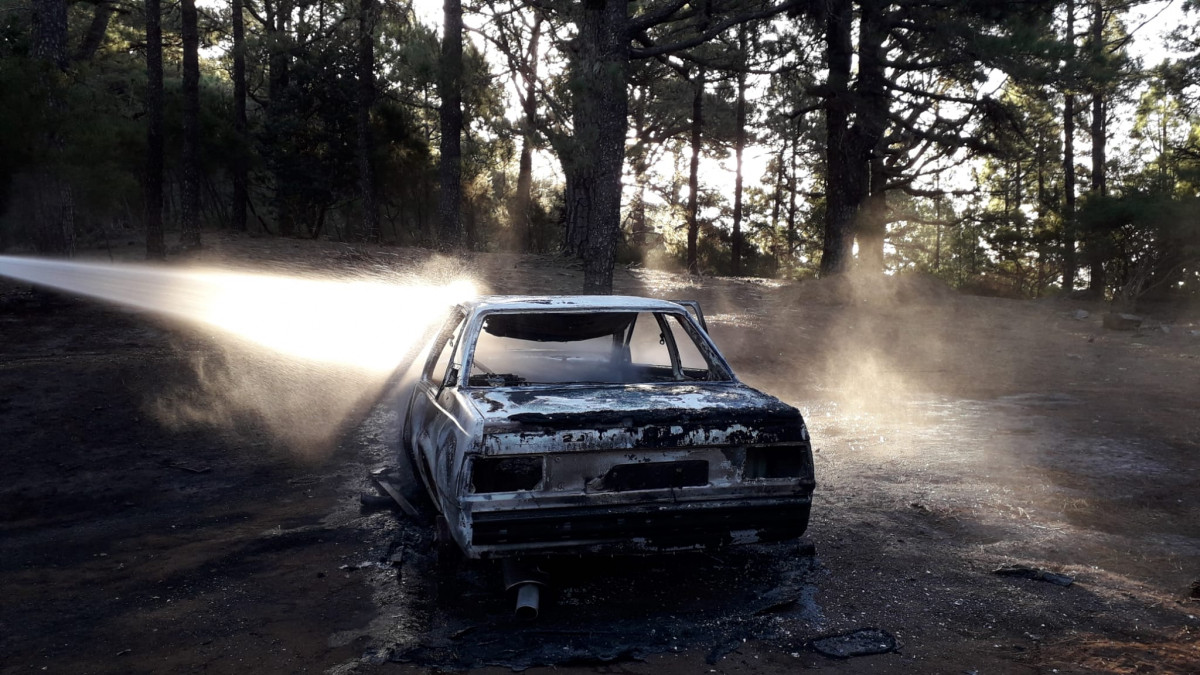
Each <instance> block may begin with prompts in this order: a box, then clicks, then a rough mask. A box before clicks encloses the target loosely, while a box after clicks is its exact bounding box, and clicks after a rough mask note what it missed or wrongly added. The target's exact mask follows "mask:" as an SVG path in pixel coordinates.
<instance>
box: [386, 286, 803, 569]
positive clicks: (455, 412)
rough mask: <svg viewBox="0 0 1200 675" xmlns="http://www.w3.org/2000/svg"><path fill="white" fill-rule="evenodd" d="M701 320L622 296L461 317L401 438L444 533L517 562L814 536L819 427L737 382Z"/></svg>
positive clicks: (519, 300) (491, 304)
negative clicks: (812, 433) (813, 441)
mask: <svg viewBox="0 0 1200 675" xmlns="http://www.w3.org/2000/svg"><path fill="white" fill-rule="evenodd" d="M689 310H690V311H689ZM702 321H703V315H702V314H701V313H700V311H699V307H698V306H694V307H689V308H685V307H684V306H683V305H681V304H677V303H673V302H667V301H663V300H653V299H646V298H633V297H620V296H594V297H593V296H561V297H560V296H554V297H533V298H525V297H487V298H482V299H478V300H475V301H472V302H469V303H464V304H461V305H459V306H458V307H456V308H455V309H454V310H453V312H452V313H451V315H450V317H449V318H448V320H447V322H446V323H445V325H444V326H443V328H442V329H441V330H440V332H439V333H438V334H437V335H436V337H435V338H434V339H433V340H432V342H431V343H430V345H429V346H428V349H427V354H426V356H425V357H424V358H421V359H418V361H417V362H416V363H415V364H414V366H413V367H414V369H419V372H415V373H413V378H414V379H415V381H416V384H415V387H414V389H413V392H412V395H411V398H410V399H409V402H408V410H407V415H406V417H405V425H404V437H403V439H402V440H403V443H402V445H403V448H404V449H405V451H407V452H410V453H411V456H410V459H411V461H412V464H413V465H414V467H415V470H416V473H417V474H418V475H419V476H420V478H421V482H422V483H423V486H424V488H425V491H426V493H427V495H428V497H429V500H430V501H431V502H432V503H433V506H434V507H435V509H436V510H437V512H438V514H440V515H439V516H438V517H439V522H440V527H439V531H440V536H441V537H443V538H446V539H448V540H450V541H452V542H453V545H454V546H456V547H457V548H458V549H460V550H461V551H462V552H463V553H464V554H465V555H466V556H467V557H469V558H501V559H508V560H512V559H515V558H519V557H525V556H535V555H547V554H561V553H653V552H663V551H678V550H687V549H696V548H702V547H719V546H726V545H731V544H744V543H751V542H756V541H767V540H778V539H781V538H788V537H799V536H800V535H801V534H803V533H804V531H805V529H806V527H807V524H808V518H809V509H810V505H811V498H812V491H813V487H814V479H813V464H812V455H811V449H810V443H809V436H808V431H807V429H806V427H805V424H804V420H803V418H802V416H801V414H800V412H799V411H798V410H796V409H795V408H793V407H792V406H790V405H787V404H785V403H783V402H781V401H779V400H778V399H776V398H774V397H772V396H769V395H767V394H764V393H762V392H760V391H757V390H756V389H754V388H752V387H750V386H748V385H746V384H743V383H741V382H739V381H738V380H737V378H736V377H735V376H734V374H733V372H732V371H731V369H730V368H729V365H728V364H727V363H726V362H725V360H724V358H723V357H722V356H721V354H720V352H719V351H718V350H717V348H716V346H715V345H714V344H713V342H712V340H711V339H710V338H709V336H708V334H707V332H706V330H705V328H704V324H703V323H702ZM507 576H512V577H513V578H520V577H521V576H522V575H521V574H519V573H513V574H511V575H507Z"/></svg>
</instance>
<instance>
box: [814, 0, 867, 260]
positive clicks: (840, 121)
mask: <svg viewBox="0 0 1200 675" xmlns="http://www.w3.org/2000/svg"><path fill="white" fill-rule="evenodd" d="M851 19H852V7H851V4H850V3H848V2H846V3H831V6H830V7H829V9H828V16H827V17H826V25H825V50H826V57H827V58H826V63H827V64H828V68H829V74H828V76H827V77H826V82H827V84H828V88H829V94H828V95H827V97H826V99H825V106H824V107H825V128H826V137H825V167H826V168H825V237H824V242H823V245H822V249H821V276H823V277H824V276H830V275H834V274H841V273H842V272H844V271H846V269H847V267H848V266H849V263H850V256H851V253H852V250H853V246H854V240H853V236H854V218H855V215H856V214H857V211H858V204H857V202H856V201H855V199H854V197H853V195H855V194H857V193H860V192H861V191H862V189H863V187H864V186H863V185H862V183H863V179H864V177H863V176H862V174H863V171H862V170H861V169H860V168H859V167H857V166H856V164H857V163H858V159H859V158H858V153H857V152H856V151H855V149H854V147H852V146H853V143H852V142H851V136H850V109H851V101H850V65H851V60H852V56H853V48H852V47H851V27H852V23H853V22H852V20H851Z"/></svg>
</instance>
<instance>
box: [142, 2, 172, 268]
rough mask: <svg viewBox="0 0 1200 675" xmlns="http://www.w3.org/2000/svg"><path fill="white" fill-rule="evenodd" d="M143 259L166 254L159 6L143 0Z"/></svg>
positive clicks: (163, 256)
mask: <svg viewBox="0 0 1200 675" xmlns="http://www.w3.org/2000/svg"><path fill="white" fill-rule="evenodd" d="M146 124H147V130H146V188H145V196H146V258H147V259H149V260H162V259H163V258H165V257H166V255H167V247H166V243H165V242H164V240H163V63H162V7H161V5H160V3H159V0H146Z"/></svg>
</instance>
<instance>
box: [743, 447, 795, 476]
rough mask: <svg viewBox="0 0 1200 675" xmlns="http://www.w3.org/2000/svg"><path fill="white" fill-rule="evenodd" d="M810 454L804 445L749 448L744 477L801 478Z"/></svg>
mask: <svg viewBox="0 0 1200 675" xmlns="http://www.w3.org/2000/svg"><path fill="white" fill-rule="evenodd" d="M807 458H808V452H807V451H806V448H805V447H804V446H802V445H786V446H781V447H774V448H748V449H747V450H746V464H745V468H744V469H743V470H742V476H743V477H744V478H747V479H753V478H800V477H801V475H802V474H803V473H804V470H805V465H806V464H807Z"/></svg>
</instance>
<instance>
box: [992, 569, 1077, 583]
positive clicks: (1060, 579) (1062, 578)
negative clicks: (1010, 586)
mask: <svg viewBox="0 0 1200 675" xmlns="http://www.w3.org/2000/svg"><path fill="white" fill-rule="evenodd" d="M992 574H998V575H1000V576H1002V577H1022V578H1025V579H1033V580H1034V581H1045V582H1047V583H1051V584H1054V585H1056V586H1070V585H1071V584H1073V583H1075V577H1071V576H1067V575H1066V574H1058V573H1055V572H1047V571H1046V570H1043V569H1038V568H1037V567H1028V566H1026V565H1005V566H1004V567H1000V568H998V569H995V570H992Z"/></svg>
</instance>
